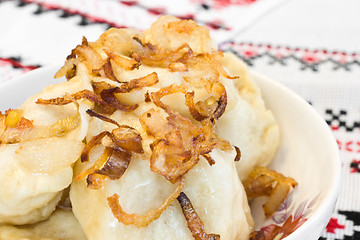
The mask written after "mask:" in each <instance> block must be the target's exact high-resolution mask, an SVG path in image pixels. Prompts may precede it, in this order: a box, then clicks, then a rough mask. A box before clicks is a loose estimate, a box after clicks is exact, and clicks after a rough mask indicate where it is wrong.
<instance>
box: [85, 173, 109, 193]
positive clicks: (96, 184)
mask: <svg viewBox="0 0 360 240" xmlns="http://www.w3.org/2000/svg"><path fill="white" fill-rule="evenodd" d="M108 179H109V177H108V176H105V175H103V174H98V173H91V174H89V175H88V176H87V178H86V183H87V186H88V188H91V189H95V190H99V189H102V188H103V187H104V185H105V182H106V181H107V180H108Z"/></svg>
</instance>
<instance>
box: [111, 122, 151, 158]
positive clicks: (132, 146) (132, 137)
mask: <svg viewBox="0 0 360 240" xmlns="http://www.w3.org/2000/svg"><path fill="white" fill-rule="evenodd" d="M112 136H113V141H114V142H115V144H116V145H117V146H118V147H120V148H122V149H124V150H126V151H130V152H134V153H143V152H144V150H143V147H142V137H141V136H140V133H139V132H138V131H137V130H136V129H135V128H132V127H130V126H126V125H121V126H119V127H118V128H115V129H114V130H113V131H112Z"/></svg>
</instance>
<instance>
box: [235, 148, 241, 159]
mask: <svg viewBox="0 0 360 240" xmlns="http://www.w3.org/2000/svg"><path fill="white" fill-rule="evenodd" d="M234 148H235V151H236V156H235V159H234V161H235V162H238V161H240V158H241V151H240V148H238V147H237V146H234Z"/></svg>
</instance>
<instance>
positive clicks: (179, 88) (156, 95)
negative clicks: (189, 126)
mask: <svg viewBox="0 0 360 240" xmlns="http://www.w3.org/2000/svg"><path fill="white" fill-rule="evenodd" d="M186 91H187V87H186V86H184V85H176V84H171V85H170V86H167V87H163V88H160V90H158V91H157V92H152V93H151V97H152V99H153V102H154V104H155V105H156V106H158V107H160V108H162V109H164V110H165V112H166V113H167V114H169V115H171V114H175V112H174V111H173V110H172V109H171V108H170V107H168V106H166V105H165V104H164V103H163V102H162V101H161V100H160V99H161V98H162V97H164V96H166V95H170V94H174V93H177V92H182V93H184V94H185V93H186ZM177 115H179V114H177ZM179 116H180V115H179Z"/></svg>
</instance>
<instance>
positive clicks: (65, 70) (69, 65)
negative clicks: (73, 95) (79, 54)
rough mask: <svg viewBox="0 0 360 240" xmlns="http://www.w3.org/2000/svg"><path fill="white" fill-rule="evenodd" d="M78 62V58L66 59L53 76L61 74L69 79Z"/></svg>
mask: <svg viewBox="0 0 360 240" xmlns="http://www.w3.org/2000/svg"><path fill="white" fill-rule="evenodd" d="M78 63H79V59H75V58H71V59H67V60H66V61H65V63H64V65H63V66H62V67H61V68H60V69H59V70H58V71H57V72H56V73H55V76H54V78H61V77H62V76H66V79H67V80H70V79H71V78H73V77H74V76H75V73H76V66H77V64H78Z"/></svg>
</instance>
